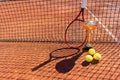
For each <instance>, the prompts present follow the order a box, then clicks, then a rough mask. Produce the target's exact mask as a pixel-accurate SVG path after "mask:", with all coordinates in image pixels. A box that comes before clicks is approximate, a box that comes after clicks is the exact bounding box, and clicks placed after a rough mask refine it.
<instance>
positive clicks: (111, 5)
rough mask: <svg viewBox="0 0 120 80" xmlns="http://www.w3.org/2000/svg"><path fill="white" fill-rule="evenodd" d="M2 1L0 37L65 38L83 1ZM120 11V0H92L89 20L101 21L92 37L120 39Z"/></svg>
mask: <svg viewBox="0 0 120 80" xmlns="http://www.w3.org/2000/svg"><path fill="white" fill-rule="evenodd" d="M1 1H2V2H0V41H55V42H63V41H64V33H65V29H66V27H67V25H68V24H69V23H70V22H71V21H72V20H73V19H74V18H75V17H76V16H77V14H78V13H79V11H80V5H81V0H29V1H28V0H20V1H17V0H6V1H5V0H1ZM103 2H104V3H103ZM119 13H120V1H119V0H88V3H87V7H86V8H85V20H97V21H99V26H98V27H97V29H96V30H94V31H93V38H92V41H98V42H119V40H120V36H119V35H120V28H119V27H120V22H119V21H120V14H119ZM80 34H82V33H80ZM83 36H84V35H83Z"/></svg>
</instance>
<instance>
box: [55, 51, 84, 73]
mask: <svg viewBox="0 0 120 80" xmlns="http://www.w3.org/2000/svg"><path fill="white" fill-rule="evenodd" d="M84 52H85V51H84V50H83V51H82V52H79V53H78V54H77V55H75V56H73V57H72V58H70V59H64V60H62V61H60V62H58V63H57V64H56V66H55V68H56V70H57V71H58V72H59V73H67V72H69V71H71V70H72V69H73V68H74V66H75V62H76V61H77V60H78V59H79V57H80V56H81V55H82V54H83V53H84Z"/></svg>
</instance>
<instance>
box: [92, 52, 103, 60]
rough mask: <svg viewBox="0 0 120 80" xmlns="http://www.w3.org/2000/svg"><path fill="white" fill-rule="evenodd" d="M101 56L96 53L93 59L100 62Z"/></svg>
mask: <svg viewBox="0 0 120 80" xmlns="http://www.w3.org/2000/svg"><path fill="white" fill-rule="evenodd" d="M101 57H102V56H101V54H99V53H95V54H94V56H93V58H94V59H95V60H100V59H101Z"/></svg>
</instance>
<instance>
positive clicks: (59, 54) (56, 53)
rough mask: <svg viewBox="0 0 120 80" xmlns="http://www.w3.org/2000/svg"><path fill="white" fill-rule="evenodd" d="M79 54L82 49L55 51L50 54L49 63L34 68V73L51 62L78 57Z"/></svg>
mask: <svg viewBox="0 0 120 80" xmlns="http://www.w3.org/2000/svg"><path fill="white" fill-rule="evenodd" d="M79 52H80V49H78V48H60V49H57V50H54V51H52V52H51V53H50V54H49V59H48V60H47V61H45V62H43V63H41V64H40V65H38V66H36V67H34V68H32V71H36V70H37V69H39V68H40V67H42V66H44V65H46V64H48V63H49V62H51V61H53V60H57V59H60V58H66V57H70V56H73V55H77V54H78V53H79Z"/></svg>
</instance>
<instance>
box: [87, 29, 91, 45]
mask: <svg viewBox="0 0 120 80" xmlns="http://www.w3.org/2000/svg"><path fill="white" fill-rule="evenodd" d="M87 34H88V41H87V42H88V43H89V44H90V42H91V32H90V31H88V33H87Z"/></svg>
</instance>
